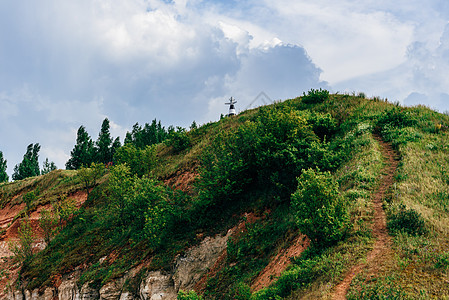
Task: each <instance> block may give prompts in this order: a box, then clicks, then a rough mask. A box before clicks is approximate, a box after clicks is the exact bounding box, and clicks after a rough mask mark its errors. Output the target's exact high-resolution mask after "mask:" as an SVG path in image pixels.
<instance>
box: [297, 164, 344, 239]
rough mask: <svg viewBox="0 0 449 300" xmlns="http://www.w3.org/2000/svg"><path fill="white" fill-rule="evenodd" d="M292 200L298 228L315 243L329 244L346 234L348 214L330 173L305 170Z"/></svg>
mask: <svg viewBox="0 0 449 300" xmlns="http://www.w3.org/2000/svg"><path fill="white" fill-rule="evenodd" d="M291 200H292V202H291V204H292V207H293V214H294V216H295V219H296V223H297V224H298V227H299V230H300V231H301V232H302V233H304V234H305V235H307V236H308V237H309V238H310V240H311V241H312V243H313V244H315V245H316V246H318V247H325V246H329V245H331V244H333V243H335V242H338V241H339V240H340V239H341V238H342V237H343V236H344V235H345V233H346V230H347V226H348V220H349V215H348V211H347V209H346V204H345V202H344V199H343V197H341V195H340V194H339V191H338V184H337V183H336V182H335V181H333V179H332V175H331V174H330V172H320V170H317V171H315V170H313V169H308V170H304V171H303V173H302V174H301V177H299V178H298V189H297V191H296V192H295V193H294V194H293V195H292V197H291Z"/></svg>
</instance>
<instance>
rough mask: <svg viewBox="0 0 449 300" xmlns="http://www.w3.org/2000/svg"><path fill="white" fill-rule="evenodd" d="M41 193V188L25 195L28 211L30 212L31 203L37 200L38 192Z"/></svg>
mask: <svg viewBox="0 0 449 300" xmlns="http://www.w3.org/2000/svg"><path fill="white" fill-rule="evenodd" d="M38 193H39V189H38V190H37V191H31V192H28V193H26V194H24V195H23V201H24V202H25V205H26V213H27V214H29V213H30V210H31V204H33V202H35V201H36V200H37V194H38Z"/></svg>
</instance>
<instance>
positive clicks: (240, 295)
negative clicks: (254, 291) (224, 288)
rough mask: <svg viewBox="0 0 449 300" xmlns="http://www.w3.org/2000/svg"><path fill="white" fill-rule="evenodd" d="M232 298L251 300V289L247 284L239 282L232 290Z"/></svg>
mask: <svg viewBox="0 0 449 300" xmlns="http://www.w3.org/2000/svg"><path fill="white" fill-rule="evenodd" d="M230 296H231V297H232V299H235V300H249V299H251V287H250V286H249V285H247V284H246V283H243V282H239V283H237V284H236V286H235V287H233V289H232V290H231V294H230Z"/></svg>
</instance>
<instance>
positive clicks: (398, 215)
mask: <svg viewBox="0 0 449 300" xmlns="http://www.w3.org/2000/svg"><path fill="white" fill-rule="evenodd" d="M388 219H389V220H388V222H387V227H388V230H390V231H391V232H392V233H396V232H398V231H403V232H406V233H408V234H410V235H423V234H426V233H427V229H426V226H425V222H424V219H423V217H422V216H421V214H420V213H418V212H417V211H415V210H414V209H407V208H406V206H405V205H404V204H401V205H400V206H399V208H398V209H397V211H393V212H392V213H390V215H389V218H388Z"/></svg>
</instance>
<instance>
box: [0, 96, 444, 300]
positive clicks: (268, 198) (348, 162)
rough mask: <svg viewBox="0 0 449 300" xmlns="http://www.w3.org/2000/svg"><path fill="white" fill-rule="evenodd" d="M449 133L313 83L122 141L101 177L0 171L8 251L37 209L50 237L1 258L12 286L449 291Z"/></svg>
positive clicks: (274, 292) (221, 292)
mask: <svg viewBox="0 0 449 300" xmlns="http://www.w3.org/2000/svg"><path fill="white" fill-rule="evenodd" d="M448 140H449V117H448V116H447V115H442V114H439V113H436V112H434V111H432V110H430V109H428V108H426V107H422V106H418V107H412V108H404V107H400V106H399V105H397V104H391V103H388V102H386V101H383V100H381V99H378V98H374V99H365V98H364V97H362V96H354V95H353V96H351V95H329V94H328V93H327V91H322V90H311V91H310V92H309V93H308V94H307V95H304V96H303V97H299V98H296V99H291V100H286V101H283V102H280V103H276V104H273V105H270V106H265V107H261V108H258V109H254V110H250V111H245V112H243V113H241V114H240V115H238V116H234V117H229V118H224V119H222V120H220V121H219V122H215V123H208V124H205V125H203V126H201V127H199V128H196V129H192V130H191V131H189V132H180V133H179V134H178V135H176V136H173V137H172V139H171V140H168V141H166V142H164V143H162V144H158V145H156V146H152V147H147V148H135V147H132V146H131V145H126V146H123V147H122V148H121V149H120V150H119V151H118V154H117V156H116V157H115V165H114V166H113V167H111V168H108V169H104V167H103V166H96V168H101V173H102V174H104V175H102V177H101V178H96V179H93V180H90V181H85V179H86V176H87V175H89V174H90V173H89V172H91V171H92V170H93V169H83V170H82V172H77V171H61V170H58V171H54V172H51V173H50V174H47V175H44V176H40V177H35V178H31V179H26V180H24V181H18V182H14V183H8V184H5V185H2V186H0V193H1V194H0V195H1V201H0V204H1V206H2V210H1V211H0V212H1V215H0V225H1V226H2V228H3V231H2V234H3V237H2V241H1V242H2V248H1V249H5V250H4V252H3V253H4V254H3V255H6V256H8V255H11V254H12V253H11V252H8V251H9V250H8V246H7V241H8V240H9V241H11V240H13V241H14V240H15V241H17V242H23V241H25V242H26V239H25V237H26V233H27V231H26V228H27V227H26V226H25V225H26V224H31V228H32V230H31V231H28V235H29V236H31V240H33V241H34V243H35V242H39V243H40V245H41V246H40V248H39V247H35V248H36V249H35V250H34V252H32V253H31V254H29V255H28V256H20V253H21V252H20V251H18V250H16V251H15V256H16V261H17V262H14V261H13V258H3V260H2V266H3V267H2V268H3V270H2V271H0V277H1V280H2V282H3V286H4V287H5V290H4V291H3V292H1V291H0V293H2V294H1V295H2V296H1V298H2V299H4V298H5V299H14V298H17V297H19V298H20V297H25V298H27V299H28V298H30V299H31V298H33V299H51V298H54V297H59V299H74V298H80V299H81V298H82V299H176V298H177V297H178V299H199V298H201V297H202V298H204V299H275V298H276V297H278V298H281V299H283V298H286V299H299V298H301V299H302V298H306V299H307V298H309V299H317V298H322V299H333V298H335V297H337V295H339V296H338V297H341V298H344V297H347V298H348V299H383V298H385V297H388V298H390V297H396V299H416V298H422V299H432V298H434V299H442V298H444V297H449V288H448V282H449V281H448V275H449V274H448V273H449V252H448V250H447V249H448V246H449V245H448V241H449V223H448V221H447V220H448V213H449V210H448V208H449V171H448V170H449V146H448V143H447V141H448ZM389 147H392V148H394V151H395V153H397V154H396V155H397V158H396V160H394V161H391V159H390V161H389V160H387V158H388V156H387V154H386V152H385V149H388V148H389ZM396 166H397V167H396ZM142 170H145V171H142ZM86 174H87V175H86ZM43 211H44V212H43ZM382 214H384V219H383V221H382V220H381V222H380V223H379V222H378V221H377V220H378V219H379V217H381V215H382ZM26 215H29V217H28V218H27V217H26ZM49 216H50V217H49ZM385 217H386V219H385ZM42 219H44V220H47V219H49V220H50V221H52V222H53V223H51V222H50V224H51V226H50V228H51V229H48V227H47V229H45V227H43V226H45V224H44V223H42V221H41V220H42ZM33 220H34V221H33ZM24 224H25V225H24ZM376 224H382V225H381V226H383V227H379V226H378V225H376ZM20 226H22V227H20ZM18 227H20V228H23V229H22V230H21V232H20V233H19V230H18V229H17V228H18ZM14 228H15V229H14ZM13 230H15V232H16V234H15V235H14V234H11V232H12V231H13ZM379 230H380V231H379ZM382 230H383V231H382ZM45 232H51V235H50V237H48V238H47V241H49V242H48V244H47V243H46V242H45V241H42V239H43V238H44V235H45ZM28 240H29V239H28ZM381 240H385V241H388V242H385V243H384V244H382V245H381V246H382V247H383V248H382V247H381V248H382V249H383V250H382V249H381V248H379V241H381ZM23 243H24V242H23ZM23 243H22V245H24V244H23ZM25 244H26V243H25ZM38 248H39V249H38ZM379 249H381V250H379ZM373 253H377V254H373ZM380 258H381V261H382V263H379V259H380ZM374 266H375V268H374ZM8 269H10V271H8ZM2 288H3V287H2ZM189 291H190V292H189Z"/></svg>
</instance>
